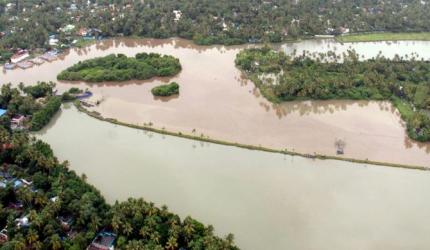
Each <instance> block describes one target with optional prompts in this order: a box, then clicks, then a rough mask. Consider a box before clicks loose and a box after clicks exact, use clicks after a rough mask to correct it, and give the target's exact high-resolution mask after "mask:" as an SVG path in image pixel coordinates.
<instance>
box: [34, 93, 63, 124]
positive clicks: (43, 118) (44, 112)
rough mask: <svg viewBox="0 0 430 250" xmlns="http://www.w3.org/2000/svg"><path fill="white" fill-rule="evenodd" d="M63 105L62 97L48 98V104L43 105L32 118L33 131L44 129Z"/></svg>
mask: <svg viewBox="0 0 430 250" xmlns="http://www.w3.org/2000/svg"><path fill="white" fill-rule="evenodd" d="M60 107H61V98H60V97H57V96H51V97H49V99H48V100H47V102H46V104H45V105H43V107H42V108H41V109H40V110H39V111H37V112H35V113H34V114H33V116H32V118H31V126H30V129H31V130H33V131H37V130H40V129H42V128H43V127H44V126H45V125H46V124H48V122H49V121H50V120H51V118H52V117H53V116H54V115H55V114H56V113H57V111H58V110H59V109H60Z"/></svg>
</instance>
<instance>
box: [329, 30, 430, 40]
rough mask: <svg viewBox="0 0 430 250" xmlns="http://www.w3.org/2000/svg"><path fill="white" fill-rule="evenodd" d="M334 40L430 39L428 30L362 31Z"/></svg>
mask: <svg viewBox="0 0 430 250" xmlns="http://www.w3.org/2000/svg"><path fill="white" fill-rule="evenodd" d="M336 40H337V41H338V42H342V43H353V42H378V41H407V40H415V41H430V32H417V33H406V32H404V33H391V32H381V33H362V34H351V35H344V36H337V37H336Z"/></svg>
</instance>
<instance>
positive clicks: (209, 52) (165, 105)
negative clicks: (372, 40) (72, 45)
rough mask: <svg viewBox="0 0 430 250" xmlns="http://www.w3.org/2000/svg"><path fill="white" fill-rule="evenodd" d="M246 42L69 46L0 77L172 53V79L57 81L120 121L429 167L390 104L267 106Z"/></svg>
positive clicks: (14, 78) (429, 157) (402, 47)
mask: <svg viewBox="0 0 430 250" xmlns="http://www.w3.org/2000/svg"><path fill="white" fill-rule="evenodd" d="M339 46H341V45H339V44H336V43H334V42H330V41H303V42H300V43H293V44H287V45H284V46H282V48H284V49H286V50H287V52H291V51H292V50H293V49H298V50H300V49H306V50H308V49H313V50H317V49H320V50H321V51H324V50H328V49H333V47H339ZM350 46H356V48H358V49H357V52H358V53H363V51H364V52H366V53H368V55H372V54H376V53H377V51H379V50H384V51H385V53H388V54H389V55H390V53H391V52H396V53H398V52H399V51H402V52H403V51H405V53H406V54H410V51H411V50H414V49H415V48H416V49H417V50H418V49H420V48H422V47H425V46H427V47H426V48H428V47H430V42H427V43H413V42H409V43H398V44H396V46H394V45H387V44H375V45H373V44H367V45H366V48H364V47H362V45H361V44H354V45H348V47H346V46H344V47H342V48H340V47H339V48H338V49H337V50H336V51H339V52H341V51H342V50H344V49H346V48H349V47H350ZM372 46H373V47H372ZM390 46H392V47H390ZM244 47H245V46H233V47H224V46H196V45H194V44H193V43H192V42H189V41H186V40H181V39H167V40H154V39H115V40H106V41H101V42H98V43H96V44H93V45H91V46H88V47H85V48H82V49H72V50H70V51H69V52H68V54H64V55H63V56H62V57H61V58H60V60H57V61H54V62H52V63H45V64H43V65H40V66H35V67H33V68H31V69H28V70H25V71H24V70H20V69H17V70H14V71H7V72H6V73H0V74H1V79H2V81H3V82H14V83H16V84H17V83H19V82H24V83H32V82H35V81H37V80H40V81H42V80H44V81H49V80H52V81H55V79H56V76H57V74H58V73H59V72H61V71H62V70H64V69H65V68H67V67H69V66H71V65H73V64H74V63H77V62H78V61H82V60H85V59H89V58H94V57H98V56H104V55H107V54H111V53H123V54H126V55H127V56H133V55H135V54H136V53H139V52H157V53H161V54H169V55H173V56H175V57H177V58H179V60H180V61H181V64H182V71H181V72H180V73H179V74H178V75H177V76H175V77H173V78H169V79H161V78H154V79H152V80H151V81H129V82H122V83H105V84H86V83H74V85H72V83H67V82H60V83H58V88H59V89H60V90H62V89H68V88H70V87H71V86H79V87H82V88H88V89H90V90H91V91H93V92H94V93H95V94H99V95H103V96H104V97H105V98H104V99H105V100H104V102H102V104H101V105H100V106H99V107H97V108H94V109H92V110H93V111H97V112H99V113H100V114H102V115H103V117H113V118H115V119H117V120H120V121H123V122H124V123H129V124H144V123H146V124H149V123H152V124H155V125H154V126H157V128H162V127H164V128H166V130H169V131H174V132H178V131H182V132H185V133H191V131H193V130H194V131H196V134H199V135H200V134H201V133H203V134H204V135H206V136H210V138H216V139H219V140H220V141H230V142H238V143H241V144H244V145H257V146H258V145H261V147H265V148H273V149H278V150H285V149H287V150H288V151H291V152H301V153H304V154H311V155H313V154H319V155H330V156H333V157H336V149H335V147H334V142H335V140H336V138H341V139H344V140H345V141H346V148H345V155H344V157H345V158H351V159H360V160H366V159H369V160H370V161H376V162H390V163H395V164H401V165H402V164H405V165H417V166H430V165H429V164H430V144H429V143H416V142H413V141H410V140H409V139H408V138H407V135H406V133H405V129H404V127H403V123H402V121H401V119H400V116H399V114H398V112H397V111H396V109H394V108H393V106H392V105H391V104H390V103H388V102H366V101H359V102H355V101H341V100H335V101H304V102H289V103H283V104H272V103H270V102H269V101H267V100H266V99H265V98H264V97H262V96H261V93H260V92H259V90H258V89H257V88H256V87H255V86H254V84H253V83H252V82H250V81H249V80H247V79H246V77H245V76H244V75H243V74H242V73H241V72H240V71H239V70H238V69H237V68H236V67H235V65H234V59H235V56H236V54H237V53H238V52H239V50H240V49H242V48H244ZM369 47H370V49H369ZM354 48H355V47H354ZM360 49H361V50H362V51H360ZM421 51H422V53H423V56H427V57H430V54H425V53H427V52H426V51H430V50H421ZM421 51H418V52H421ZM393 54H394V53H393ZM169 81H176V82H178V83H179V84H180V85H181V94H180V96H179V97H178V98H175V99H171V100H169V101H167V102H163V101H160V100H156V99H154V97H153V96H152V94H151V92H150V90H151V88H152V87H154V86H156V85H159V84H162V83H166V82H169Z"/></svg>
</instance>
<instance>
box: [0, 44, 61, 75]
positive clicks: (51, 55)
mask: <svg viewBox="0 0 430 250" xmlns="http://www.w3.org/2000/svg"><path fill="white" fill-rule="evenodd" d="M57 55H58V50H55V49H54V50H49V51H46V52H45V53H44V54H42V55H40V56H38V57H34V58H30V53H29V52H28V50H24V49H18V51H17V52H16V53H15V54H14V55H13V56H12V57H11V58H10V60H9V62H7V63H5V65H4V69H7V70H12V69H15V68H17V67H18V68H21V69H28V68H31V67H33V66H34V65H41V64H43V63H45V62H52V61H55V60H57V59H58V56H57Z"/></svg>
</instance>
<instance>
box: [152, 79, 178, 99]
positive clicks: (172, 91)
mask: <svg viewBox="0 0 430 250" xmlns="http://www.w3.org/2000/svg"><path fill="white" fill-rule="evenodd" d="M151 92H152V94H153V95H154V96H171V95H177V94H179V84H177V83H176V82H171V83H169V84H164V85H160V86H156V87H154V88H152V89H151Z"/></svg>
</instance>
